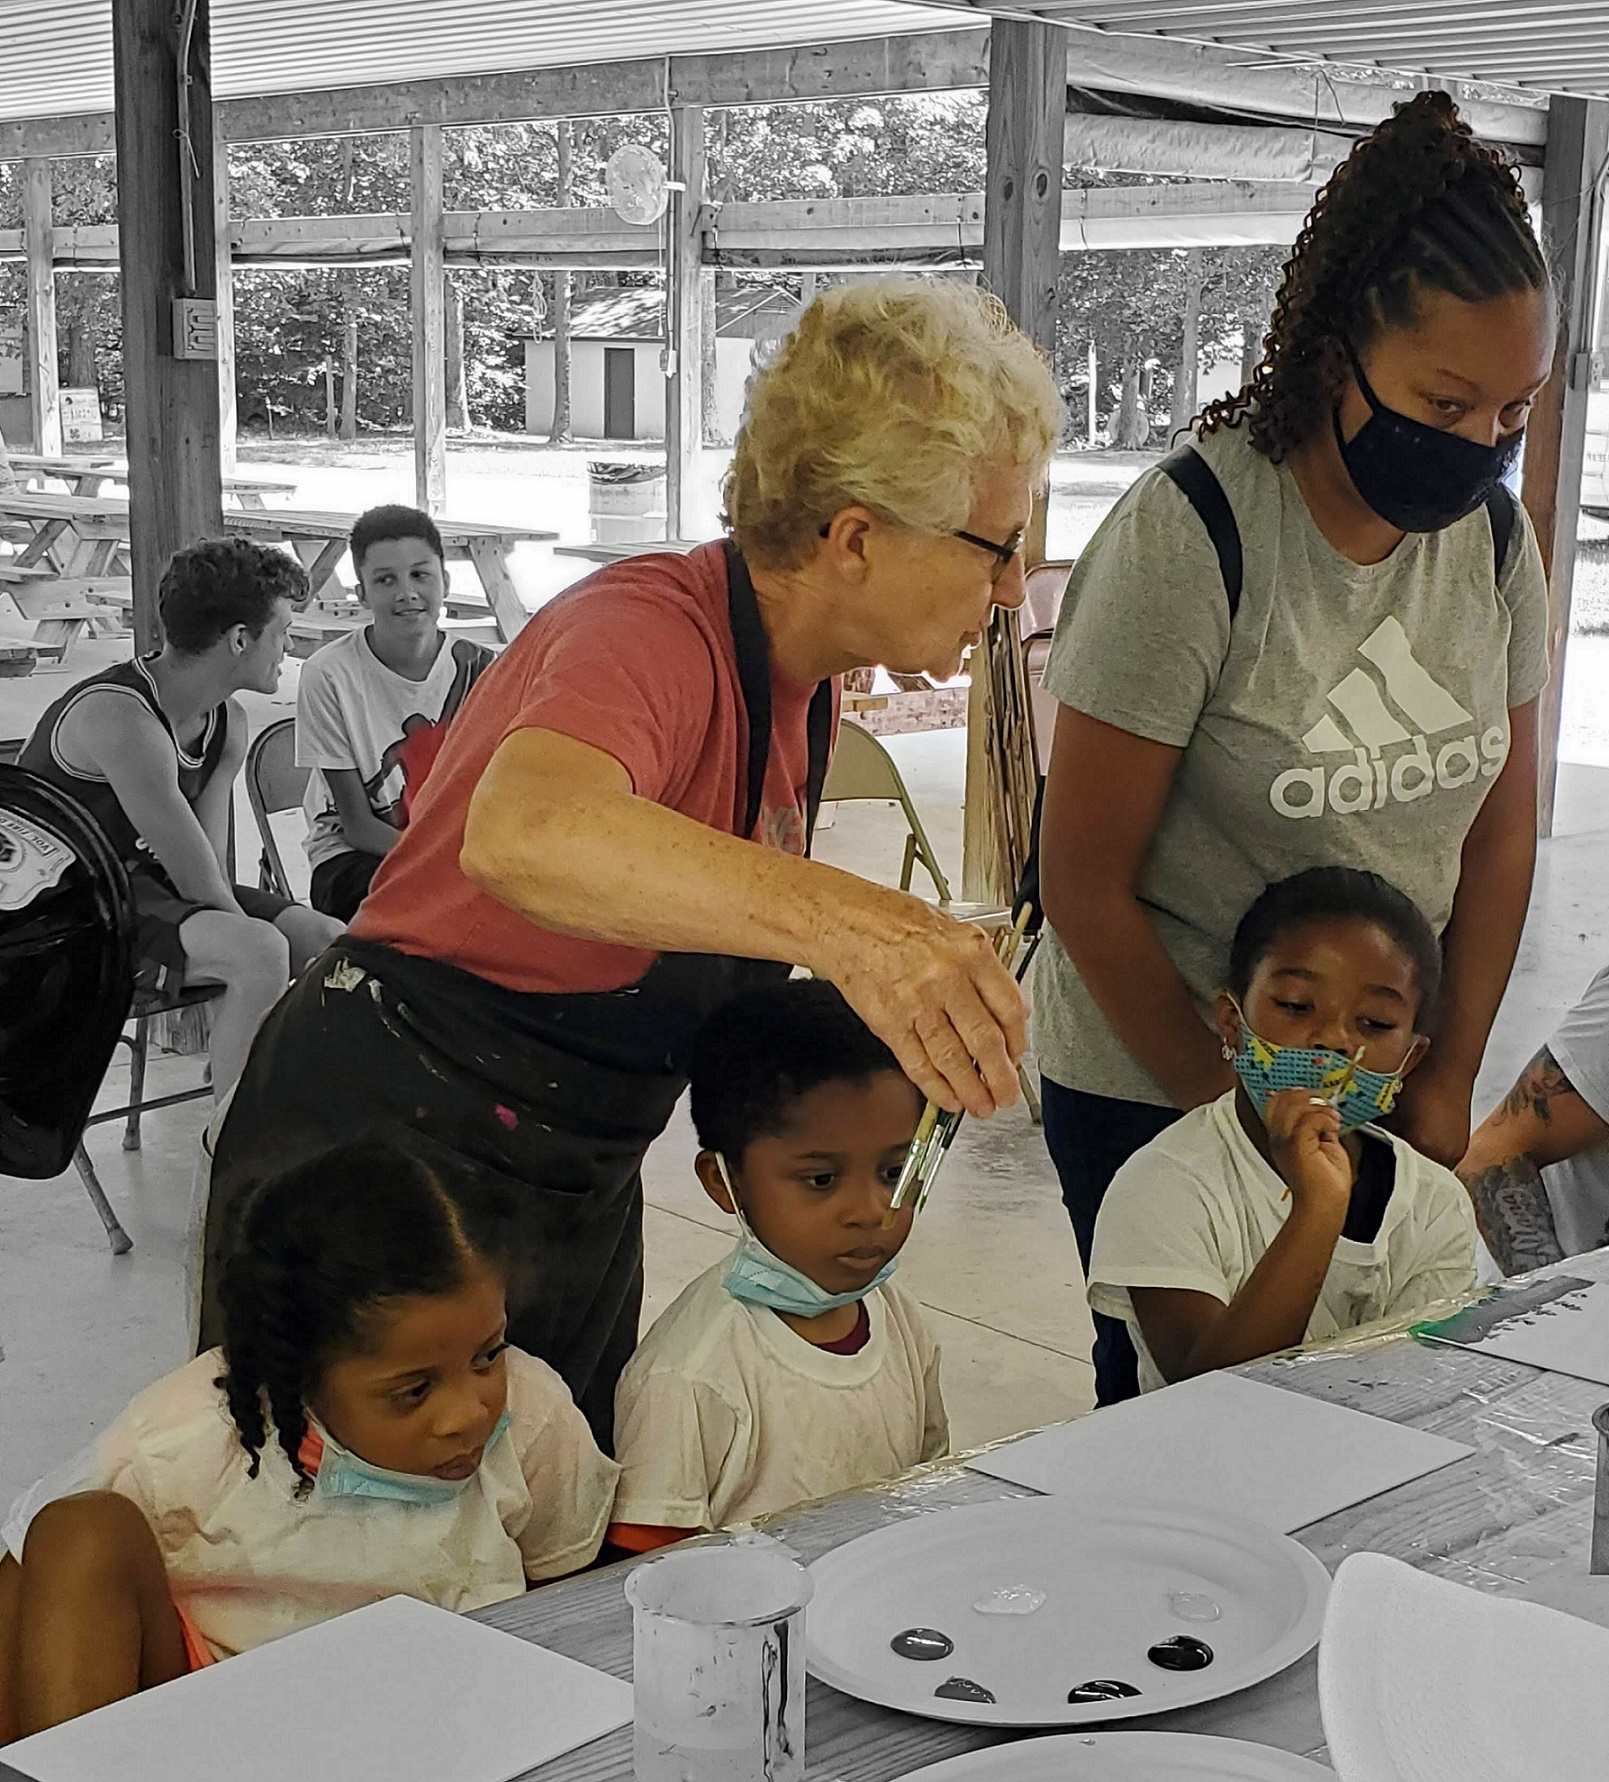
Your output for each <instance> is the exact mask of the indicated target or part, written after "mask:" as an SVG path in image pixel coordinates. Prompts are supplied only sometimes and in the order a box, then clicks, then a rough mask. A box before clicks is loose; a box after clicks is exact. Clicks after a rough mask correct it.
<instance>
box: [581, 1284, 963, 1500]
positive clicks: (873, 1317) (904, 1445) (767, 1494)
mask: <svg viewBox="0 0 1609 1782" xmlns="http://www.w3.org/2000/svg"><path fill="white" fill-rule="evenodd" d="M725 1273H726V1264H725V1263H724V1262H723V1263H718V1264H717V1265H716V1266H715V1267H714V1268H712V1269H708V1270H706V1272H705V1273H704V1274H702V1275H700V1276H699V1277H698V1279H697V1280H696V1281H694V1282H693V1283H692V1285H691V1286H689V1287H687V1288H686V1289H684V1291H683V1292H682V1294H681V1296H680V1297H679V1298H678V1299H677V1300H676V1301H675V1303H674V1304H672V1305H671V1306H669V1307H668V1308H667V1309H666V1310H665V1311H664V1312H663V1313H662V1314H661V1315H660V1317H659V1318H658V1319H657V1320H656V1321H655V1323H654V1326H653V1328H652V1329H651V1330H650V1331H649V1332H648V1334H647V1336H645V1337H644V1338H643V1340H642V1342H641V1344H640V1345H639V1346H638V1349H637V1353H636V1354H635V1355H634V1356H633V1357H632V1358H631V1361H630V1363H629V1364H628V1365H627V1367H626V1371H625V1373H624V1374H623V1375H622V1376H621V1380H620V1386H619V1389H618V1391H617V1392H616V1395H615V1453H616V1455H617V1457H618V1458H619V1461H620V1468H621V1474H620V1489H619V1492H618V1493H617V1495H616V1498H615V1520H616V1521H617V1522H632V1523H636V1524H638V1525H640V1526H644V1527H649V1528H726V1527H729V1526H731V1525H732V1524H733V1523H737V1522H750V1521H752V1520H753V1519H754V1518H755V1517H757V1516H764V1515H767V1514H769V1513H770V1512H771V1511H773V1510H785V1509H787V1508H788V1507H789V1506H790V1505H792V1504H797V1503H802V1502H804V1501H806V1500H807V1499H810V1498H817V1497H827V1496H829V1495H831V1494H832V1493H833V1492H835V1491H848V1490H851V1489H853V1488H854V1487H856V1486H859V1485H870V1484H874V1483H875V1482H876V1481H878V1480H880V1479H891V1478H894V1477H896V1476H897V1475H898V1474H900V1473H903V1472H905V1471H907V1470H908V1469H909V1468H911V1467H913V1466H916V1465H918V1464H919V1463H920V1462H922V1461H924V1460H935V1459H937V1458H938V1457H939V1455H941V1454H943V1453H944V1452H945V1450H946V1449H947V1448H948V1447H949V1442H950V1426H949V1421H948V1419H947V1418H946V1416H945V1414H944V1401H943V1399H942V1398H941V1397H940V1395H939V1351H938V1346H937V1345H936V1344H935V1343H934V1341H933V1339H932V1337H930V1336H929V1335H928V1332H927V1327H926V1325H925V1324H924V1323H923V1320H922V1313H921V1308H920V1307H919V1306H918V1305H917V1303H916V1301H915V1300H914V1299H912V1298H911V1297H910V1295H909V1294H906V1293H903V1292H901V1291H900V1289H899V1288H898V1287H896V1286H894V1285H893V1283H892V1282H885V1283H884V1284H883V1285H882V1286H881V1287H878V1288H875V1289H874V1290H873V1291H872V1292H871V1293H869V1294H868V1295H867V1296H866V1300H865V1305H866V1314H867V1318H868V1320H869V1324H870V1331H869V1334H868V1336H867V1340H866V1344H865V1347H864V1348H862V1349H861V1351H860V1352H859V1354H857V1355H834V1354H832V1353H830V1352H829V1351H827V1350H824V1349H818V1348H817V1347H816V1346H815V1344H813V1343H810V1342H807V1341H806V1340H805V1339H804V1338H803V1337H802V1336H800V1335H799V1333H798V1332H797V1331H796V1330H794V1329H793V1328H792V1327H791V1326H789V1325H787V1324H785V1323H784V1322H783V1321H782V1319H781V1318H779V1317H778V1316H777V1315H776V1313H775V1312H772V1311H768V1310H766V1309H765V1308H763V1307H759V1306H751V1305H746V1304H744V1303H743V1301H741V1300H737V1299H734V1298H733V1297H732V1296H731V1294H729V1293H728V1292H727V1291H726V1289H725V1287H723V1286H722V1284H721V1282H722V1277H723V1276H724V1275H725Z"/></svg>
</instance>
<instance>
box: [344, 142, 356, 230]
mask: <svg viewBox="0 0 1609 1782" xmlns="http://www.w3.org/2000/svg"><path fill="white" fill-rule="evenodd" d="M356 157H357V141H356V139H355V138H354V137H351V136H343V137H342V138H341V210H342V213H343V214H344V215H348V216H350V215H351V212H352V199H353V195H354V192H355V189H356V186H357V158H356Z"/></svg>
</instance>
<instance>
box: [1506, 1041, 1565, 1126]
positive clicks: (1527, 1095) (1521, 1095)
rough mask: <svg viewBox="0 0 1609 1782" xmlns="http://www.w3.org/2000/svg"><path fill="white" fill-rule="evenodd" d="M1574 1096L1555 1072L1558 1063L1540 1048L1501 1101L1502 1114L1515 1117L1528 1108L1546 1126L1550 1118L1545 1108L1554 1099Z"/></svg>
mask: <svg viewBox="0 0 1609 1782" xmlns="http://www.w3.org/2000/svg"><path fill="white" fill-rule="evenodd" d="M1574 1093H1575V1091H1574V1089H1573V1087H1572V1086H1571V1083H1570V1079H1569V1078H1568V1077H1567V1076H1566V1075H1565V1074H1564V1072H1563V1071H1562V1070H1560V1069H1559V1064H1558V1060H1557V1059H1556V1058H1555V1057H1554V1056H1553V1054H1552V1053H1551V1052H1550V1051H1549V1050H1548V1049H1547V1047H1546V1046H1544V1047H1543V1048H1542V1050H1541V1051H1540V1052H1538V1053H1537V1055H1536V1056H1535V1057H1534V1058H1533V1059H1532V1060H1531V1062H1530V1063H1529V1064H1528V1065H1526V1067H1525V1069H1524V1070H1523V1071H1522V1072H1521V1073H1520V1080H1519V1081H1518V1082H1517V1083H1516V1084H1515V1085H1514V1087H1513V1088H1512V1089H1510V1090H1509V1092H1508V1094H1507V1095H1505V1096H1504V1097H1503V1107H1502V1112H1503V1113H1505V1114H1508V1115H1519V1114H1523V1113H1524V1112H1525V1110H1526V1109H1527V1108H1529V1109H1531V1111H1532V1112H1533V1113H1535V1115H1536V1117H1537V1119H1538V1120H1540V1121H1541V1122H1542V1124H1543V1125H1544V1126H1546V1125H1547V1124H1548V1123H1549V1122H1550V1121H1551V1120H1552V1118H1553V1112H1552V1109H1551V1108H1550V1106H1549V1105H1548V1104H1549V1103H1550V1102H1551V1101H1553V1099H1554V1098H1555V1097H1556V1096H1560V1095H1573V1094H1574Z"/></svg>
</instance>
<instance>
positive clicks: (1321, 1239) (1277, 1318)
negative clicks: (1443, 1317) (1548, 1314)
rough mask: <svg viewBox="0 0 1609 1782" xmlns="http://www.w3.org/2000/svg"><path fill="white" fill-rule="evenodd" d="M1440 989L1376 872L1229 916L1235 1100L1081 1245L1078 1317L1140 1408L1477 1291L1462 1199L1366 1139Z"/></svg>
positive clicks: (1425, 928) (1432, 965) (1131, 1164)
mask: <svg viewBox="0 0 1609 1782" xmlns="http://www.w3.org/2000/svg"><path fill="white" fill-rule="evenodd" d="M1440 971H1441V952H1440V947H1439V945H1438V943H1437V940H1436V937H1435V934H1434V933H1433V932H1432V930H1431V928H1430V925H1429V924H1428V923H1427V922H1426V921H1425V919H1424V917H1423V916H1422V915H1421V914H1420V913H1419V911H1418V910H1417V909H1416V908H1415V907H1414V906H1413V904H1412V903H1411V902H1410V901H1409V900H1408V899H1407V898H1406V897H1404V896H1403V895H1402V893H1401V892H1400V891H1398V890H1396V888H1395V887H1394V886H1391V885H1388V884H1387V883H1386V882H1385V880H1384V879H1382V878H1380V877H1378V876H1377V875H1376V874H1374V873H1365V872H1357V871H1353V870H1351V869H1349V868H1344V867H1317V868H1314V869H1313V870H1311V871H1309V872H1304V873H1299V874H1297V875H1296V877H1294V878H1290V879H1285V880H1282V881H1281V882H1280V883H1279V884H1277V885H1272V886H1270V887H1269V889H1268V890H1267V891H1265V892H1264V893H1263V895H1262V896H1261V897H1260V898H1258V899H1257V901H1256V902H1255V903H1254V904H1253V905H1252V907H1251V909H1250V910H1248V911H1247V913H1246V915H1245V917H1244V918H1243V919H1242V921H1241V923H1240V926H1239V928H1238V929H1237V930H1236V933H1235V937H1234V942H1233V945H1232V947H1231V950H1230V961H1229V988H1228V989H1227V990H1226V991H1225V992H1224V993H1223V995H1222V996H1220V997H1219V999H1218V1007H1217V1029H1218V1033H1219V1035H1220V1037H1221V1038H1222V1040H1223V1046H1224V1056H1225V1058H1226V1059H1227V1060H1228V1061H1229V1062H1230V1063H1231V1064H1232V1065H1233V1067H1234V1071H1235V1075H1236V1076H1237V1077H1238V1078H1239V1085H1238V1087H1237V1088H1235V1089H1234V1090H1233V1091H1231V1092H1230V1093H1229V1094H1228V1095H1225V1096H1222V1097H1220V1099H1218V1100H1217V1101H1214V1102H1209V1103H1208V1104H1207V1105H1206V1106H1204V1107H1198V1108H1196V1109H1194V1110H1193V1111H1192V1112H1190V1113H1188V1114H1186V1115H1184V1117H1183V1118H1182V1119H1180V1120H1179V1121H1177V1122H1176V1123H1175V1124H1174V1125H1172V1126H1170V1127H1168V1128H1167V1130H1166V1131H1164V1132H1163V1133H1162V1134H1161V1135H1160V1136H1159V1137H1158V1138H1155V1139H1153V1140H1152V1141H1151V1143H1150V1144H1148V1145H1146V1146H1144V1147H1143V1148H1142V1149H1141V1150H1139V1151H1137V1152H1135V1154H1134V1155H1133V1156H1132V1157H1131V1158H1130V1159H1129V1160H1128V1162H1127V1163H1125V1164H1124V1165H1123V1167H1122V1168H1121V1169H1120V1170H1119V1171H1118V1172H1117V1175H1116V1176H1115V1177H1114V1178H1113V1181H1112V1186H1111V1188H1110V1189H1109V1190H1108V1191H1107V1195H1106V1199H1105V1201H1104V1203H1103V1204H1102V1206H1101V1210H1100V1214H1099V1217H1098V1218H1097V1220H1096V1224H1095V1243H1094V1249H1093V1253H1092V1256H1091V1261H1090V1271H1089V1301H1090V1305H1091V1306H1092V1307H1093V1308H1094V1309H1095V1310H1096V1311H1097V1312H1102V1313H1105V1314H1106V1315H1107V1316H1108V1317H1113V1318H1122V1319H1124V1320H1126V1321H1127V1324H1128V1327H1129V1333H1130V1335H1131V1336H1132V1337H1133V1339H1134V1346H1135V1349H1136V1352H1137V1353H1138V1356H1139V1362H1140V1387H1141V1390H1142V1391H1150V1390H1152V1389H1153V1388H1155V1387H1158V1386H1163V1385H1167V1384H1170V1383H1171V1382H1173V1381H1176V1380H1182V1379H1187V1378H1189V1377H1190V1376H1191V1375H1193V1374H1201V1373H1207V1372H1209V1371H1211V1370H1212V1369H1214V1368H1221V1367H1233V1366H1235V1365H1236V1364H1237V1363H1238V1362H1243V1361H1251V1360H1253V1359H1255V1358H1256V1357H1257V1356H1259V1355H1267V1354H1271V1353H1273V1352H1274V1351H1276V1350H1280V1349H1288V1348H1294V1347H1296V1346H1297V1345H1299V1344H1301V1343H1304V1342H1312V1341H1317V1340H1320V1339H1322V1338H1325V1337H1329V1336H1333V1335H1335V1334H1336V1333H1337V1332H1338V1331H1342V1330H1348V1329H1353V1328H1355V1327H1356V1326H1358V1325H1361V1324H1369V1323H1372V1322H1373V1321H1374V1320H1375V1319H1377V1318H1387V1317H1399V1316H1401V1315H1403V1314H1405V1313H1409V1312H1415V1311H1418V1310H1421V1309H1422V1308H1424V1307H1427V1306H1430V1305H1433V1304H1435V1303H1436V1302H1437V1301H1439V1300H1443V1299H1449V1298H1452V1297H1454V1296H1456V1295H1458V1294H1461V1293H1465V1292H1468V1291H1469V1290H1470V1289H1471V1288H1473V1287H1474V1285H1475V1279H1476V1251H1475V1222H1474V1216H1473V1213H1472V1211H1471V1208H1470V1204H1469V1197H1468V1196H1467V1195H1466V1194H1465V1192H1464V1189H1463V1187H1462V1185H1461V1184H1460V1182H1459V1181H1458V1178H1457V1177H1456V1176H1455V1175H1453V1173H1452V1172H1451V1171H1450V1170H1447V1169H1443V1168H1442V1167H1441V1165H1439V1164H1436V1163H1432V1162H1431V1161H1430V1159H1429V1158H1427V1157H1423V1156H1421V1155H1420V1154H1419V1153H1418V1152H1417V1151H1415V1150H1414V1149H1413V1148H1412V1146H1410V1145H1408V1144H1406V1143H1404V1141H1403V1140H1401V1139H1399V1138H1397V1137H1395V1136H1394V1135H1392V1134H1391V1133H1389V1132H1386V1131H1383V1130H1382V1129H1381V1128H1379V1127H1377V1126H1375V1125H1374V1124H1372V1122H1374V1121H1375V1120H1377V1119H1379V1118H1381V1117H1383V1116H1384V1115H1385V1114H1387V1113H1389V1112H1390V1110H1391V1106H1392V1103H1393V1102H1394V1101H1395V1099H1396V1095H1397V1091H1398V1089H1399V1088H1400V1087H1401V1084H1402V1080H1403V1078H1404V1077H1405V1076H1406V1075H1407V1074H1408V1073H1409V1071H1411V1070H1412V1069H1413V1068H1414V1066H1415V1065H1417V1064H1418V1063H1419V1061H1420V1059H1421V1058H1422V1057H1423V1056H1424V1054H1425V1051H1426V1049H1427V1047H1428V1045H1429V1043H1430V1042H1429V1040H1428V1039H1427V1038H1426V1037H1425V1030H1426V1029H1427V1028H1428V1027H1429V1026H1430V1025H1431V1017H1432V1014H1433V1011H1434V1007H1435V1001H1436V992H1437V988H1438V984H1439V979H1440Z"/></svg>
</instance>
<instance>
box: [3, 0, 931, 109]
mask: <svg viewBox="0 0 1609 1782" xmlns="http://www.w3.org/2000/svg"><path fill="white" fill-rule="evenodd" d="M116 3H117V0H0V118H25V117H57V116H63V115H67V114H70V113H74V112H84V111H106V110H108V109H110V107H111V104H112V23H111V19H112V7H113V6H114V5H115V4H116ZM954 25H955V19H954V16H953V15H947V14H945V13H943V12H941V11H940V12H936V11H935V10H934V9H932V8H930V7H926V6H921V5H913V4H908V3H907V0H213V5H212V70H213V92H214V94H215V95H216V96H217V97H218V98H237V97H244V96H246V95H249V94H254V93H285V92H294V91H297V90H302V89H310V88H328V87H346V86H365V85H368V84H370V83H372V82H378V81H403V80H421V79H425V78H428V77H430V76H440V75H452V74H493V73H498V72H500V71H502V70H505V69H515V68H554V67H563V66H566V65H568V64H571V63H580V62H613V61H623V60H627V59H631V58H635V57H639V56H662V55H665V56H668V55H693V54H698V53H700V52H703V51H719V50H738V49H764V48H775V47H780V46H782V45H786V44H795V43H800V44H803V43H829V42H832V41H834V40H836V39H843V38H851V37H881V36H885V35H892V34H896V33H903V32H908V31H935V30H946V29H953V28H954Z"/></svg>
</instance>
